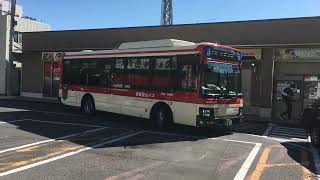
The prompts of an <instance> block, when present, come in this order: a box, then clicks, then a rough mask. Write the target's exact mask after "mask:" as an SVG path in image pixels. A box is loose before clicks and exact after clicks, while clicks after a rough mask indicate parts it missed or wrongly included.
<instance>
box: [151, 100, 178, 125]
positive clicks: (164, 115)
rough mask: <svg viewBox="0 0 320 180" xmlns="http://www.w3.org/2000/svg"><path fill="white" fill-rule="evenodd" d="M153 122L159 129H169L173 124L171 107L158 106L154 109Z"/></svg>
mask: <svg viewBox="0 0 320 180" xmlns="http://www.w3.org/2000/svg"><path fill="white" fill-rule="evenodd" d="M151 120H152V122H153V124H154V126H155V127H156V128H157V129H168V128H169V127H170V126H171V125H172V124H173V116H172V111H171V109H170V108H169V107H166V106H164V105H158V106H157V107H155V108H154V109H153V112H152V114H151Z"/></svg>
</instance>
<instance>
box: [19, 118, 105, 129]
mask: <svg viewBox="0 0 320 180" xmlns="http://www.w3.org/2000/svg"><path fill="white" fill-rule="evenodd" d="M25 120H26V121H35V122H43V123H51V124H63V125H74V126H87V127H95V128H101V127H105V126H97V125H91V124H78V123H66V122H57V121H42V120H35V119H25Z"/></svg>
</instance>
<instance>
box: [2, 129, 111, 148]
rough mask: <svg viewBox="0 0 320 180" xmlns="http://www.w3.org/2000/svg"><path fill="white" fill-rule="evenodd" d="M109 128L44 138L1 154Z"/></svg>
mask: <svg viewBox="0 0 320 180" xmlns="http://www.w3.org/2000/svg"><path fill="white" fill-rule="evenodd" d="M107 128H108V127H104V128H99V129H93V130H89V131H85V132H80V133H74V134H70V135H67V136H63V137H59V138H55V139H48V140H44V141H38V142H34V143H30V144H25V145H22V146H18V147H14V148H9V149H5V150H1V151H0V154H3V153H6V152H9V151H15V150H18V149H23V148H28V147H31V146H35V145H39V144H44V143H49V142H53V141H57V140H63V139H67V138H71V137H74V136H78V135H82V134H88V133H92V132H96V131H100V130H103V129H107Z"/></svg>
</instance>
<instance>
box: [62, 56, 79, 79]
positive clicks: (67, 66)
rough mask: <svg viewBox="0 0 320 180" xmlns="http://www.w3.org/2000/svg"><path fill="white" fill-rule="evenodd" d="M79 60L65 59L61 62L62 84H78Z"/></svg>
mask: <svg viewBox="0 0 320 180" xmlns="http://www.w3.org/2000/svg"><path fill="white" fill-rule="evenodd" d="M79 71H80V63H79V60H65V61H64V63H63V74H62V80H63V83H64V84H70V85H71V84H79V82H80V74H79Z"/></svg>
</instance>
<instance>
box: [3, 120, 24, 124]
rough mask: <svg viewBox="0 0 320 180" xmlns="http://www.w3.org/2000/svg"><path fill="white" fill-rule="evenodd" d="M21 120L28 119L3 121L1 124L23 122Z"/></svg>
mask: <svg viewBox="0 0 320 180" xmlns="http://www.w3.org/2000/svg"><path fill="white" fill-rule="evenodd" d="M21 121H27V120H26V119H21V120H13V121H7V122H5V121H1V122H0V124H8V123H9V124H10V123H14V122H21Z"/></svg>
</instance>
